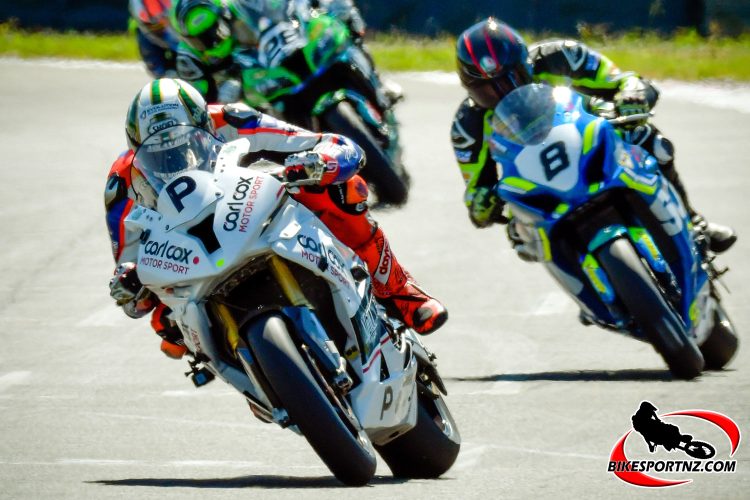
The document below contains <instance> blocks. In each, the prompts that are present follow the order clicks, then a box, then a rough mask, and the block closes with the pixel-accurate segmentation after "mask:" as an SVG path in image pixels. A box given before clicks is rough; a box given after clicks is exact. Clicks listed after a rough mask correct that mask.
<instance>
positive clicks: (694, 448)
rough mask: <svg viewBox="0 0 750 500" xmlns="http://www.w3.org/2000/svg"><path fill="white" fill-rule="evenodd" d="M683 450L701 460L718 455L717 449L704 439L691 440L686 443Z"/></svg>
mask: <svg viewBox="0 0 750 500" xmlns="http://www.w3.org/2000/svg"><path fill="white" fill-rule="evenodd" d="M683 450H684V451H685V453H687V454H688V455H690V456H691V457H693V458H699V459H701V460H706V459H709V458H711V457H713V456H714V455H716V449H715V448H714V447H713V446H711V445H710V444H708V443H704V442H703V441H690V442H689V443H688V444H686V445H685V447H684V448H683Z"/></svg>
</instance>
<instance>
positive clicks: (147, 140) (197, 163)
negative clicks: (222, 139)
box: [125, 78, 218, 193]
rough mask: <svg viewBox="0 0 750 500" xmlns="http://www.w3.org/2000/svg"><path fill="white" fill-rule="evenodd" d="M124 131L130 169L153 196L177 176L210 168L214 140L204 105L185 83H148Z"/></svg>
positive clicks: (139, 94)
mask: <svg viewBox="0 0 750 500" xmlns="http://www.w3.org/2000/svg"><path fill="white" fill-rule="evenodd" d="M125 132H126V135H127V138H128V145H129V146H130V148H131V149H133V150H135V158H134V159H133V166H134V167H135V168H136V169H137V170H138V171H139V172H140V173H141V174H142V175H143V176H144V177H145V178H146V179H147V180H148V182H149V184H150V185H151V187H152V188H153V190H154V192H155V193H159V191H160V190H161V188H162V187H163V186H164V184H165V183H166V182H168V181H169V179H171V178H173V177H175V176H177V175H179V174H180V173H182V172H185V171H187V170H192V169H204V170H210V165H209V159H210V157H211V148H212V145H215V144H216V143H217V142H218V140H217V139H216V137H215V135H214V127H213V122H212V121H211V119H210V117H209V114H208V106H207V105H206V101H205V100H204V99H203V97H202V96H201V95H200V93H199V92H198V91H197V90H196V89H195V88H193V87H192V86H190V85H189V84H188V83H186V82H184V81H182V80H177V79H171V78H162V79H159V80H154V81H153V82H151V83H149V84H147V85H145V86H144V87H143V88H142V89H141V90H140V92H138V94H137V95H136V96H135V99H133V102H132V103H131V104H130V108H129V109H128V115H127V121H126V127H125Z"/></svg>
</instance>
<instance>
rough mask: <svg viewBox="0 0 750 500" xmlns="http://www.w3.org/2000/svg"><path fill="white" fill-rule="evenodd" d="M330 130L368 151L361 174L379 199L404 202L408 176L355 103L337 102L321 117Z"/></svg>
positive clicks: (407, 188) (407, 195)
mask: <svg viewBox="0 0 750 500" xmlns="http://www.w3.org/2000/svg"><path fill="white" fill-rule="evenodd" d="M321 118H322V119H323V121H324V122H325V124H326V125H327V126H328V128H329V130H331V131H332V132H336V133H337V134H341V135H343V136H345V137H348V138H349V139H351V140H353V141H354V142H356V143H357V145H358V146H359V147H361V148H362V150H363V151H364V152H365V157H366V163H365V166H364V168H363V169H362V177H364V179H365V180H366V181H367V183H368V184H371V185H372V187H373V189H374V191H375V194H376V195H377V198H378V202H379V203H386V204H391V205H403V204H404V203H406V200H407V198H408V197H409V186H408V182H409V181H408V176H406V175H399V167H398V166H397V165H395V164H394V163H393V161H392V160H391V159H390V158H389V157H388V155H386V154H385V152H384V151H383V148H381V147H380V145H379V144H378V141H377V140H376V139H375V137H373V135H372V133H371V132H370V131H369V130H368V129H367V126H366V125H365V124H364V123H363V121H362V118H360V116H359V115H358V114H357V111H356V110H355V109H354V108H353V107H352V105H351V104H350V103H348V102H346V101H342V102H340V103H338V105H336V106H335V107H333V108H331V109H329V110H328V111H326V112H325V113H324V114H323V116H322V117H321Z"/></svg>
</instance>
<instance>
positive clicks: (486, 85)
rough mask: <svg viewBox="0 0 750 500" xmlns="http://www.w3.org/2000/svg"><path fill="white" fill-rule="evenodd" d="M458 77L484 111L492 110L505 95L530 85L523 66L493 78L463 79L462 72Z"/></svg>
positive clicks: (528, 76)
mask: <svg viewBox="0 0 750 500" xmlns="http://www.w3.org/2000/svg"><path fill="white" fill-rule="evenodd" d="M459 76H460V77H461V81H462V83H463V84H464V87H466V90H468V92H469V96H470V97H471V98H472V99H473V100H474V101H475V102H476V103H477V104H479V105H480V106H481V107H483V108H486V109H493V108H494V107H495V106H497V103H499V102H500V100H501V99H502V98H503V97H505V96H506V95H507V94H509V93H511V92H513V90H515V89H517V88H518V87H521V86H523V85H526V84H528V83H531V74H530V73H529V72H528V71H527V68H526V67H525V66H523V65H522V66H520V67H517V68H514V69H513V70H512V71H509V72H506V73H503V74H501V75H499V76H496V77H494V78H473V77H468V78H465V77H464V74H463V72H461V73H460V74H459Z"/></svg>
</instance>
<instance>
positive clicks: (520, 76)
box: [451, 17, 737, 258]
mask: <svg viewBox="0 0 750 500" xmlns="http://www.w3.org/2000/svg"><path fill="white" fill-rule="evenodd" d="M456 55H457V69H458V75H459V78H460V80H461V85H462V86H463V87H464V88H465V89H466V90H467V91H468V94H469V95H468V97H467V98H466V99H465V100H464V101H463V102H462V103H461V105H460V106H459V109H458V111H457V112H456V115H455V117H454V120H453V123H452V127H451V139H452V143H453V149H454V153H455V156H456V160H457V161H458V164H459V167H460V169H461V173H462V175H463V178H464V182H465V184H466V191H465V194H464V202H465V204H466V206H467V208H468V209H469V218H470V219H471V221H472V223H473V224H474V225H475V226H477V227H488V226H490V225H492V224H493V223H495V222H501V223H506V222H508V219H507V218H505V217H504V216H503V214H502V210H503V203H502V201H501V200H500V199H499V198H498V197H497V196H496V195H495V194H494V191H493V186H494V185H495V183H496V182H497V181H498V172H497V165H496V163H495V161H494V160H493V159H492V157H491V155H490V154H489V149H490V144H489V136H490V133H491V130H492V117H493V111H494V109H495V107H496V106H497V104H498V103H499V102H500V100H501V99H502V98H503V97H504V96H505V95H506V94H508V93H510V92H511V91H512V90H513V89H515V88H516V87H519V86H522V85H525V84H528V83H532V82H543V83H549V84H551V85H568V86H571V87H572V88H573V89H574V90H575V91H577V92H579V93H580V94H583V95H584V96H586V97H587V98H588V107H589V108H590V109H591V110H592V112H594V113H595V114H596V113H597V112H600V111H602V110H605V109H608V106H609V107H610V108H611V106H612V104H613V106H614V112H615V113H616V114H617V115H619V116H632V118H634V120H633V121H631V122H628V123H625V124H623V125H620V126H619V127H618V129H619V130H618V133H619V134H621V136H622V137H623V139H624V140H625V141H627V142H629V143H631V144H635V145H638V146H641V147H642V148H644V149H645V150H646V151H647V152H648V153H650V154H651V155H652V156H654V157H655V158H656V159H657V161H658V163H659V166H660V169H661V171H662V173H663V174H664V175H665V176H666V177H667V179H669V181H670V182H671V183H672V184H673V185H674V187H675V188H676V190H677V192H678V193H679V194H680V196H681V197H682V200H683V202H684V203H685V206H686V208H687V210H688V212H689V213H690V215H691V217H692V218H693V221H694V223H695V224H701V225H702V226H703V227H705V233H706V234H707V236H708V240H709V247H710V249H711V250H712V251H714V252H723V251H726V250H727V249H729V247H731V246H732V245H733V244H734V242H735V241H736V239H737V236H736V234H735V233H734V231H733V230H732V229H731V228H729V227H726V226H722V225H719V224H715V223H707V222H706V221H705V220H704V219H703V217H702V216H701V215H700V214H698V212H696V210H695V209H694V208H693V207H692V205H691V204H690V202H689V199H688V196H687V192H686V190H685V187H684V185H683V184H682V181H681V180H680V177H679V175H678V173H677V170H676V168H675V165H674V146H673V145H672V142H671V141H670V140H669V139H667V138H666V137H664V136H663V135H662V133H661V132H660V131H659V130H658V129H657V128H656V127H655V126H654V125H653V124H652V123H650V122H649V121H648V119H647V117H648V114H649V112H650V110H651V108H652V107H653V106H654V105H655V104H656V101H657V99H658V96H659V92H658V90H657V89H656V87H654V86H653V84H652V83H651V82H649V81H648V80H645V79H643V78H641V77H639V76H638V75H637V74H635V73H633V72H621V71H620V70H619V69H618V68H617V66H615V64H614V63H613V62H612V61H610V60H609V59H608V58H607V57H605V56H604V55H602V54H599V53H598V52H596V51H594V50H592V49H590V48H589V47H587V46H586V45H585V44H583V43H582V42H579V41H574V40H560V39H555V40H547V41H542V42H539V43H536V44H532V45H531V46H529V47H528V49H527V47H526V44H525V43H524V41H523V39H522V38H521V36H520V35H519V34H518V33H517V32H516V31H515V30H513V29H512V28H511V27H510V26H508V25H506V24H504V23H502V22H500V21H498V20H496V19H494V18H492V17H490V18H489V19H487V20H485V21H481V22H479V23H477V24H475V25H473V26H471V27H469V28H468V29H467V30H465V31H464V32H463V33H462V34H461V35H460V36H459V37H458V42H457V48H456ZM610 103H611V104H610ZM508 235H509V237H510V238H511V241H512V242H513V245H514V248H516V249H517V250H519V255H520V256H521V257H522V258H523V256H524V255H526V254H525V253H524V252H523V241H522V240H521V239H520V238H519V237H518V235H517V234H516V232H515V231H514V225H513V224H509V225H508Z"/></svg>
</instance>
